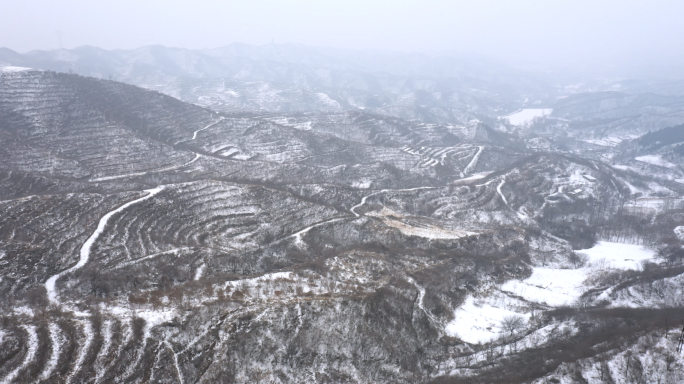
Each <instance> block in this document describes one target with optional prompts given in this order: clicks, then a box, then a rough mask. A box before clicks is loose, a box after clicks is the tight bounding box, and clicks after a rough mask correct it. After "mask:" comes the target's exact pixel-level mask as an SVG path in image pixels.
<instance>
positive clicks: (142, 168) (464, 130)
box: [0, 47, 684, 383]
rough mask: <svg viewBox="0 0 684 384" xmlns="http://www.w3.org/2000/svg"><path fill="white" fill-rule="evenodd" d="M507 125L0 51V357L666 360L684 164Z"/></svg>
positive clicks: (27, 367)
mask: <svg viewBox="0 0 684 384" xmlns="http://www.w3.org/2000/svg"><path fill="white" fill-rule="evenodd" d="M238 48H239V47H234V49H238ZM257 53H258V52H257ZM257 53H254V52H247V53H244V54H245V55H247V54H249V55H256V54H257ZM259 54H265V53H259ZM206 55H207V57H213V56H216V55H220V53H217V52H213V53H207V54H206ZM314 59H315V60H324V59H323V58H317V57H312V58H311V60H314ZM103 60H104V59H103ZM107 60H110V59H107ZM179 60H180V59H179ZM315 60H314V61H315ZM300 64H301V65H304V64H307V65H309V64H310V63H300ZM428 64H429V65H428ZM438 64H439V62H437V63H435V62H431V63H427V64H424V65H425V66H427V68H432V67H431V66H438ZM203 65H204V64H203ZM206 65H209V64H206ZM298 65H299V64H298ZM350 65H352V64H350ZM353 65H361V64H359V63H356V64H353ZM386 65H390V64H386ZM421 65H423V64H421ZM444 65H446V64H444ZM155 68H156V67H155ZM444 71H446V69H444ZM376 112H377V111H376ZM578 113H579V112H578ZM483 120H484V119H483ZM499 128H500V127H497V126H494V127H492V125H490V124H486V123H485V122H483V121H481V120H471V119H468V120H467V121H465V122H463V123H461V124H456V123H451V124H437V123H430V122H425V121H409V120H404V119H401V118H398V117H390V116H387V115H385V114H380V113H375V112H369V111H360V110H355V111H336V112H329V111H317V112H307V113H299V112H298V113H276V112H270V113H259V114H256V113H240V114H237V113H227V112H217V111H214V110H209V109H205V108H203V107H201V106H197V105H194V104H189V103H185V102H183V101H180V100H178V99H174V98H172V97H170V96H168V95H165V94H161V93H158V92H155V91H150V90H146V89H143V88H138V87H135V86H133V85H127V84H124V83H119V82H115V81H110V80H102V79H95V78H89V77H83V76H79V75H70V74H61V73H54V72H42V71H6V72H4V73H2V74H0V144H1V145H0V217H2V218H3V219H2V220H0V292H1V294H2V297H3V298H5V300H1V301H0V308H1V310H0V315H1V317H0V318H1V320H2V321H1V322H0V380H2V382H3V383H4V382H7V383H9V382H45V383H53V382H87V383H101V382H141V383H142V382H160V383H172V382H173V383H176V382H177V383H187V382H203V383H217V382H225V383H232V382H241V383H253V382H278V383H290V382H310V383H319V382H331V383H333V382H334V383H336V382H354V383H375V382H388V383H389V382H391V383H416V382H424V383H428V382H500V381H502V380H503V381H505V382H520V383H522V382H532V381H533V380H551V382H554V381H552V380H560V379H559V378H565V377H575V376H572V375H574V374H575V373H577V372H579V374H581V375H585V377H588V375H589V373H591V374H594V373H595V372H599V371H597V369H599V368H600V372H604V370H605V372H610V374H611V375H613V376H605V377H632V376H627V375H636V373H634V372H633V371H629V369H630V368H625V367H626V366H625V364H627V363H628V364H633V365H629V367H632V366H634V364H636V362H635V361H636V360H635V357H634V356H638V353H639V352H638V351H642V350H643V349H644V348H647V349H648V350H649V351H651V352H649V355H648V356H647V357H644V358H643V359H642V358H641V357H637V359H639V364H640V366H641V367H642V368H641V369H642V372H641V373H639V375H641V376H639V377H646V376H644V375H645V373H643V372H645V371H644V370H645V369H652V370H654V371H657V372H658V374H659V375H660V376H662V378H663V380H671V381H672V380H674V381H676V380H678V379H680V376H678V374H679V373H677V372H679V371H677V370H675V368H676V369H679V368H678V367H681V366H683V364H684V359H682V357H681V355H677V354H675V353H673V351H672V348H673V346H672V334H670V335H669V336H667V337H665V338H662V337H661V336H662V333H664V332H665V331H666V330H669V329H671V328H673V327H679V326H680V325H681V323H682V322H683V321H684V311H682V306H681V300H678V299H676V297H677V294H678V292H679V290H680V287H681V274H682V273H684V267H682V254H681V252H680V249H681V245H682V237H681V234H682V233H684V230H682V228H684V213H683V212H684V211H683V209H684V205H683V204H682V203H683V201H682V200H681V198H680V196H681V195H680V194H681V193H682V192H684V190H682V189H681V188H679V187H677V186H673V185H674V184H672V183H675V182H674V181H672V180H667V179H665V178H659V177H656V176H648V175H645V174H643V173H638V172H630V171H629V170H625V169H623V168H620V167H619V164H618V165H616V166H613V164H611V163H608V162H603V161H601V160H600V158H596V157H595V156H591V155H583V153H582V152H581V150H580V149H577V150H575V151H560V150H558V151H554V150H540V149H539V148H538V147H536V146H534V145H531V144H530V143H532V141H531V139H530V133H529V132H527V131H524V130H523V131H514V132H508V133H506V132H503V130H501V129H499ZM654 137H655V136H654ZM668 137H669V136H668ZM641 140H642V141H639V143H642V142H643V146H644V148H645V149H644V150H649V151H651V150H660V147H658V148H655V149H654V147H653V145H655V144H653V143H655V142H657V141H658V140H655V139H652V138H651V136H645V137H644V138H642V139H641ZM654 140H655V141H654ZM640 145H641V144H640ZM675 184H676V183H675ZM626 308H627V309H626ZM570 346H572V348H571V347H570ZM630 351H632V352H630ZM649 359H650V360H649ZM659 359H668V360H665V361H666V365H665V366H664V367H665V368H663V366H662V364H660V363H659V361H660V360H659ZM529 362H533V364H530V363H529ZM521 367H524V369H523V368H521ZM597 367H598V368H597ZM587 372H589V373H587ZM630 372H631V373H630ZM601 375H603V373H601ZM606 375H607V374H606ZM601 377H602V378H601V379H600V380H603V381H599V382H610V381H608V379H605V380H604V379H603V377H604V376H601ZM634 377H636V376H634ZM568 380H569V379H568ZM674 381H673V382H674ZM664 382H666V381H664Z"/></svg>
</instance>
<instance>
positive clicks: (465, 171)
mask: <svg viewBox="0 0 684 384" xmlns="http://www.w3.org/2000/svg"><path fill="white" fill-rule="evenodd" d="M483 149H484V146H481V145H480V146H478V150H477V153H476V154H475V156H473V158H472V159H471V160H470V163H468V165H466V167H465V168H464V169H463V172H462V173H463V174H464V175H467V174H468V172H470V171H471V170H472V168H473V167H475V164H477V161H478V160H479V159H480V155H481V154H482V150H483Z"/></svg>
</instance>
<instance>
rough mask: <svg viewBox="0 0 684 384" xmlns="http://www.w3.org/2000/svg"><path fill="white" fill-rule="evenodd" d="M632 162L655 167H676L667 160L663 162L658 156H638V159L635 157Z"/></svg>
mask: <svg viewBox="0 0 684 384" xmlns="http://www.w3.org/2000/svg"><path fill="white" fill-rule="evenodd" d="M634 160H636V161H640V162H642V163H646V164H651V165H656V166H658V167H665V168H677V166H676V165H674V164H672V163H670V162H669V161H667V160H664V159H663V158H662V157H660V156H658V155H647V156H639V157H635V158H634Z"/></svg>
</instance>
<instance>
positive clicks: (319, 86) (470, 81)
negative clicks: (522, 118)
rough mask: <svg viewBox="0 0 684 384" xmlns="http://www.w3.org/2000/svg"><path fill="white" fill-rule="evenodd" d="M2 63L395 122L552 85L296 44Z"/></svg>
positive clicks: (32, 56) (435, 59)
mask: <svg viewBox="0 0 684 384" xmlns="http://www.w3.org/2000/svg"><path fill="white" fill-rule="evenodd" d="M0 65H13V66H23V67H30V68H34V69H42V70H53V71H58V72H73V73H77V74H81V75H84V76H91V77H97V78H104V79H107V78H112V79H115V80H119V81H123V82H126V83H130V84H134V85H138V86H142V87H144V88H149V89H154V90H158V91H161V92H163V93H166V94H169V95H172V96H174V97H177V98H179V99H181V100H183V101H187V102H191V103H195V104H199V105H202V106H205V107H210V108H213V109H217V110H224V111H235V110H265V111H313V110H346V109H365V108H372V109H375V110H377V111H378V112H380V113H384V114H389V115H393V116H397V117H402V118H417V117H420V118H421V119H424V118H425V117H426V116H428V117H429V120H433V121H435V122H458V123H463V122H467V121H468V120H470V119H472V118H476V115H478V114H489V115H492V114H493V115H496V114H499V113H500V112H499V111H509V110H514V109H515V108H517V107H518V106H519V105H521V104H523V103H525V102H526V101H530V102H532V101H537V102H539V103H548V102H550V101H551V100H553V99H554V97H555V93H556V88H555V86H553V85H551V83H552V82H551V81H550V80H549V79H546V78H544V77H543V76H540V75H536V74H532V73H528V72H526V71H523V70H519V69H515V68H510V67H508V66H506V65H504V64H501V63H498V62H496V61H494V60H491V59H488V58H485V57H482V56H479V55H474V54H456V53H449V52H446V53H398V52H376V51H352V50H338V49H330V48H313V47H306V46H302V45H296V44H267V45H263V46H252V45H247V44H231V45H228V46H225V47H222V48H216V49H205V50H189V49H181V48H168V47H163V46H159V45H154V46H146V47H142V48H138V49H134V50H104V49H100V48H95V47H89V46H83V47H79V48H75V49H70V50H66V49H61V50H53V51H31V52H28V53H24V54H20V53H17V52H14V51H12V50H9V49H6V48H4V49H1V50H0Z"/></svg>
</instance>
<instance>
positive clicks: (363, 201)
mask: <svg viewBox="0 0 684 384" xmlns="http://www.w3.org/2000/svg"><path fill="white" fill-rule="evenodd" d="M419 189H437V187H416V188H407V189H383V190H380V191H377V192H373V193H371V194H369V195H367V196H364V197H363V198H362V199H361V202H360V203H358V204H356V205H355V206H353V207H351V208H350V209H349V211H350V212H351V213H353V214H354V216H356V217H360V216H361V215H359V214H358V213H356V211H355V210H356V208H360V207H361V206H363V205H364V204H366V199H367V198H369V197H371V196H375V195H379V194H381V193H387V192H409V191H417V190H419Z"/></svg>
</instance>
